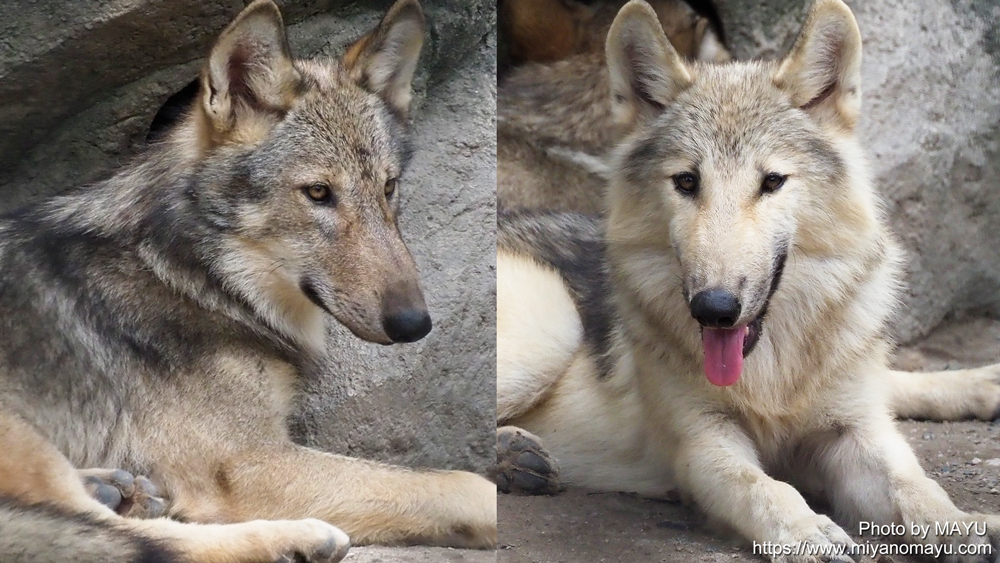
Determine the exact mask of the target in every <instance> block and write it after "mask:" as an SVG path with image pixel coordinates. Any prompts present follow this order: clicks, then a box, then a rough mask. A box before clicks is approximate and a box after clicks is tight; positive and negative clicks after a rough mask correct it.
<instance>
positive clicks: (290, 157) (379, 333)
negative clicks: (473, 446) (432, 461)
mask: <svg viewBox="0 0 1000 563" xmlns="http://www.w3.org/2000/svg"><path fill="white" fill-rule="evenodd" d="M423 36H424V19H423V15H422V12H421V9H420V6H419V5H418V4H417V2H416V1H415V0H399V1H398V2H397V3H396V4H395V5H393V6H392V7H391V8H390V9H389V11H388V13H387V14H386V15H385V17H384V18H383V20H382V21H381V23H380V24H379V25H378V26H377V27H376V28H375V29H374V30H373V31H372V32H371V33H369V34H367V35H365V36H364V37H363V38H362V39H360V40H359V41H358V42H356V43H355V44H353V45H352V46H351V47H350V48H349V49H348V50H347V52H346V54H345V55H344V56H343V57H342V58H341V59H340V60H339V61H302V60H293V59H292V58H291V55H290V53H289V48H288V43H287V40H286V37H285V32H284V26H283V24H282V20H281V15H280V13H279V12H278V8H277V7H276V6H275V4H273V3H272V2H271V1H270V0H258V1H256V2H254V3H253V4H251V5H250V6H248V7H247V8H246V9H245V10H244V11H243V12H242V13H241V14H240V15H239V16H238V17H237V18H236V19H235V21H233V23H232V24H231V25H230V26H229V27H228V28H227V29H226V30H225V31H224V32H223V33H222V34H221V36H220V37H219V38H218V40H217V42H216V43H215V46H214V47H213V48H212V51H211V54H210V56H209V58H208V61H207V63H206V65H205V67H204V70H203V72H202V75H201V82H200V92H199V94H198V97H197V99H196V101H195V103H194V104H193V107H192V108H191V109H190V111H189V113H188V115H187V116H186V117H185V118H184V120H183V121H182V122H181V123H180V124H179V125H178V126H177V128H176V129H175V130H174V131H173V132H172V133H171V134H170V136H169V138H167V139H166V140H165V141H164V142H163V143H162V144H161V146H159V147H156V148H154V149H153V150H151V151H150V153H149V154H148V155H146V156H145V157H144V158H142V159H140V160H139V161H138V162H137V163H135V164H134V165H132V166H130V167H128V168H126V169H125V170H123V171H121V172H119V173H118V174H117V175H115V176H113V177H112V178H110V179H109V180H107V181H105V182H102V183H100V184H97V185H94V186H90V187H88V188H87V189H85V190H80V191H76V192H72V193H70V194H69V195H64V196H59V197H56V198H54V199H51V200H49V201H47V202H44V203H41V204H39V205H35V206H33V207H28V208H26V209H22V210H20V211H18V212H16V213H13V214H11V215H8V216H4V217H2V218H0V334H2V335H3V338H2V339H0V452H3V454H2V455H0V560H2V561H5V562H7V561H12V560H19V561H32V562H44V561H60V562H64V561H80V562H91V561H122V562H128V561H157V562H166V561H188V562H205V563H208V562H242V561H248V562H249V561H276V560H291V558H293V557H298V558H305V559H306V560H309V561H324V562H329V561H338V560H340V559H341V558H342V557H343V556H344V554H345V552H346V551H347V549H348V545H349V544H348V536H350V538H351V540H353V541H354V542H356V543H385V544H410V543H423V544H431V545H446V546H466V547H477V548H487V547H491V546H493V545H495V543H496V488H495V485H493V484H492V483H490V482H489V481H487V480H486V479H484V478H482V477H479V476H477V475H474V474H471V473H465V472H459V471H411V470H406V469H403V468H399V467H391V466H387V465H382V464H378V463H373V462H368V461H363V460H358V459H350V458H346V457H342V456H337V455H331V454H327V453H322V452H319V451H315V450H311V449H308V448H305V447H300V446H298V445H296V444H294V443H293V442H292V441H291V440H290V439H289V436H288V432H287V430H286V427H285V419H286V417H287V415H288V414H289V412H290V408H291V405H292V398H293V395H294V393H295V389H296V385H297V380H298V378H299V377H300V373H302V371H303V370H304V369H306V368H307V367H308V366H309V365H310V363H311V362H314V361H315V360H316V359H317V358H318V357H319V356H320V354H321V353H323V351H324V336H325V335H324V325H323V317H324V315H327V314H329V315H333V316H334V317H335V318H336V319H337V320H338V321H339V322H341V323H342V324H344V325H345V326H347V327H348V328H349V329H350V330H351V331H352V332H353V333H354V334H356V335H357V336H359V337H360V338H363V339H365V340H369V341H372V342H377V343H382V344H389V343H393V342H410V341H413V340H418V339H420V338H422V337H423V336H424V335H426V334H427V333H428V331H429V330H430V328H431V320H430V317H429V316H428V313H427V307H426V306H425V304H424V299H423V296H422V293H421V290H420V286H419V282H418V277H417V271H416V267H415V264H414V261H413V259H412V257H411V255H410V253H409V251H408V250H407V247H406V245H405V244H404V243H403V240H402V239H401V237H400V234H399V231H398V229H397V224H396V219H397V216H398V210H399V194H398V192H399V191H400V190H401V189H402V188H401V186H400V182H399V178H400V176H401V175H402V173H403V171H404V169H405V167H406V164H407V160H408V158H409V155H410V150H409V146H408V144H407V136H406V127H405V123H406V119H407V111H408V108H409V104H410V98H411V86H410V85H411V80H412V76H413V73H414V70H415V67H416V64H417V58H418V55H419V52H420V48H421V45H422V43H423ZM110 468H123V469H125V470H127V471H129V472H131V473H134V474H136V475H139V474H142V475H145V476H147V477H148V478H149V480H150V481H151V482H152V483H154V484H155V485H156V486H157V487H158V489H159V491H161V492H162V493H163V496H165V497H167V498H168V499H169V502H170V506H169V515H170V516H172V517H175V518H178V519H182V520H185V521H187V522H191V523H180V522H176V521H173V520H168V519H165V518H160V519H149V520H140V519H134V518H123V517H121V516H119V514H118V513H116V511H115V510H112V508H109V507H107V506H105V505H104V504H102V503H101V502H98V501H97V500H95V499H94V498H92V497H91V495H90V494H88V489H86V488H85V486H84V483H83V480H82V477H86V478H87V479H88V480H89V481H88V482H90V483H91V484H94V480H95V479H96V481H97V483H96V486H95V487H94V488H93V491H94V492H98V493H100V495H101V496H102V498H103V499H104V500H105V501H107V500H109V499H112V502H111V504H113V505H116V506H115V508H117V509H118V511H119V512H123V513H127V514H130V515H136V514H139V515H141V514H146V515H151V514H152V515H155V514H156V513H157V512H159V511H160V510H161V507H160V506H159V505H158V503H157V499H156V497H152V496H150V493H151V490H150V489H149V488H148V487H147V486H144V483H145V481H141V480H140V482H139V484H138V486H137V483H136V481H135V480H133V479H132V478H131V475H129V474H127V473H124V472H121V471H117V472H116V471H111V470H110ZM109 487H110V488H115V489H117V491H111V494H104V493H107V492H108V489H109ZM265 519H266V520H265ZM334 526H336V527H334Z"/></svg>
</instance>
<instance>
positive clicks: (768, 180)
mask: <svg viewBox="0 0 1000 563" xmlns="http://www.w3.org/2000/svg"><path fill="white" fill-rule="evenodd" d="M787 178H788V176H782V175H781V174H778V173H777V172H771V173H769V174H768V175H767V176H764V181H763V182H761V183H760V191H761V193H765V194H772V193H774V192H776V191H778V189H779V188H781V186H782V185H783V184H784V183H785V179H787Z"/></svg>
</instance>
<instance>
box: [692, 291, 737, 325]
mask: <svg viewBox="0 0 1000 563" xmlns="http://www.w3.org/2000/svg"><path fill="white" fill-rule="evenodd" d="M741 310H742V306H741V305H740V300H739V299H737V298H736V296H735V295H733V294H732V293H730V292H728V291H726V290H725V289H706V290H704V291H700V292H698V293H697V294H696V295H695V296H694V299H692V300H691V316H692V317H694V318H695V320H697V321H698V322H699V323H701V326H707V327H710V328H729V327H731V326H733V325H734V324H736V319H738V318H740V311H741Z"/></svg>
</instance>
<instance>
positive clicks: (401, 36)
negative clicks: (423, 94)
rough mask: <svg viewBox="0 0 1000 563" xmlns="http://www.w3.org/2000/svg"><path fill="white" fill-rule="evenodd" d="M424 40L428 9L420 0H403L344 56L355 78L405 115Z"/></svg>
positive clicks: (362, 85)
mask: <svg viewBox="0 0 1000 563" xmlns="http://www.w3.org/2000/svg"><path fill="white" fill-rule="evenodd" d="M423 44H424V13H423V12H422V11H421V10H420V4H418V3H417V1H416V0H399V1H398V2H396V3H395V4H393V5H392V7H391V8H389V11H388V12H386V14H385V17H383V18H382V21H381V22H379V24H378V26H377V27H376V28H375V29H373V30H372V31H371V32H369V33H368V34H367V35H365V36H364V37H362V38H361V39H358V40H357V41H355V42H354V44H353V45H351V46H350V47H349V48H348V49H347V52H346V53H344V56H343V58H342V59H341V64H343V65H344V68H346V69H347V71H348V73H349V74H350V76H351V79H352V80H354V81H355V82H356V83H357V84H359V85H360V86H361V87H362V88H365V89H366V90H368V91H370V92H373V93H375V94H378V95H379V96H381V98H382V99H383V100H385V103H387V104H389V107H390V108H392V109H393V111H396V112H398V113H399V114H400V115H402V116H403V117H405V116H406V114H407V112H408V111H409V109H410V99H411V98H412V97H413V93H412V89H411V83H412V82H413V73H414V71H415V70H416V69H417V59H419V58H420V48H421V47H422V46H423Z"/></svg>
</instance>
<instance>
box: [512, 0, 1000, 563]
mask: <svg viewBox="0 0 1000 563" xmlns="http://www.w3.org/2000/svg"><path fill="white" fill-rule="evenodd" d="M606 59H607V69H608V71H607V76H606V80H605V82H604V84H605V85H606V87H607V88H608V95H607V99H608V103H609V104H610V108H609V111H610V112H611V114H613V116H614V119H615V120H616V121H617V122H618V123H619V124H622V126H623V127H625V128H626V129H629V130H631V131H632V133H631V134H630V135H629V136H628V137H627V138H626V139H625V140H624V141H623V142H622V143H621V145H620V146H618V147H617V149H616V150H615V152H614V156H613V159H612V160H613V163H612V164H611V167H610V168H611V173H610V177H611V179H610V182H609V186H608V190H607V195H606V204H607V210H608V212H607V217H606V221H603V222H600V221H598V220H595V219H593V218H589V217H587V216H583V215H578V214H572V213H554V212H553V213H546V212H541V211H537V210H534V211H532V210H521V211H518V210H509V209H508V210H502V211H501V213H500V214H499V217H498V240H497V249H498V250H497V354H498V358H497V416H498V426H499V429H498V431H497V466H496V470H495V475H496V479H497V481H498V484H499V486H500V488H501V490H504V491H518V492H522V493H536V494H537V493H554V492H557V491H558V490H559V488H560V486H562V485H564V484H571V485H574V486H581V487H586V488H591V489H598V490H611V491H630V492H637V493H640V494H643V495H648V496H664V495H667V494H668V493H669V492H671V491H674V490H678V491H679V492H680V493H681V495H682V496H683V498H685V499H687V500H689V501H692V502H693V503H694V504H696V505H697V506H698V507H699V508H700V509H701V510H703V511H704V512H705V513H707V515H708V516H709V517H710V519H711V520H713V521H715V522H717V523H719V524H721V525H723V526H725V527H728V528H731V529H734V530H735V531H736V532H738V533H739V534H741V535H742V536H743V537H744V538H746V539H747V540H751V541H754V542H758V543H763V542H771V543H774V544H780V545H798V546H799V547H800V551H799V553H798V554H795V555H788V554H779V555H775V556H773V558H772V559H773V560H774V561H780V562H782V563H786V562H810V563H811V562H817V561H821V560H822V561H852V560H853V559H852V558H851V557H850V556H849V555H843V556H835V557H828V556H827V557H822V556H813V555H803V554H802V551H801V549H841V548H842V549H844V550H850V549H851V546H852V545H853V540H852V538H851V536H850V535H849V534H848V533H847V532H845V529H855V530H856V529H857V528H856V527H854V526H855V525H856V524H857V523H858V522H860V521H868V522H875V523H879V524H888V523H898V524H903V525H905V529H906V530H907V531H909V530H912V529H917V528H914V527H912V526H913V525H920V526H926V525H931V526H932V529H933V523H934V522H943V521H949V522H953V521H958V522H977V523H982V522H985V523H986V528H987V532H986V534H985V535H976V534H969V533H966V534H964V535H963V534H956V535H950V536H935V535H933V534H930V535H927V536H923V537H897V538H893V539H895V540H897V541H905V542H913V543H923V544H928V545H929V547H930V548H933V549H942V550H945V552H946V553H947V550H952V552H953V553H957V552H958V551H957V550H958V549H959V545H961V546H963V548H964V549H965V550H966V551H969V550H970V548H969V547H968V545H969V544H976V545H978V546H979V547H978V548H976V547H975V546H973V548H972V549H971V550H972V551H975V552H978V555H968V556H963V557H957V558H954V559H953V560H954V561H961V562H963V563H966V562H980V561H982V562H987V561H990V562H993V561H997V560H998V554H1000V517H997V516H993V515H982V514H968V513H966V512H964V511H962V510H960V509H959V508H957V507H956V506H955V505H954V504H953V503H952V501H951V500H950V499H949V498H948V496H947V494H946V493H945V492H944V490H943V489H942V488H941V487H940V486H938V484H937V483H935V482H934V481H933V480H931V479H930V478H928V477H927V476H926V475H925V474H924V472H923V470H922V469H921V467H920V465H919V463H918V461H917V458H916V456H915V455H914V454H913V452H912V450H911V449H910V447H909V446H908V444H907V443H906V441H905V440H904V438H903V437H902V436H901V435H900V433H899V432H898V430H897V429H896V427H895V423H894V421H893V416H892V412H891V410H896V412H900V406H901V405H905V404H907V403H906V401H902V400H901V399H900V397H902V396H904V394H903V392H901V391H898V389H900V388H901V386H900V383H901V381H903V380H902V379H901V377H905V376H903V375H902V374H900V373H898V372H893V371H890V369H889V367H888V360H887V357H888V353H889V350H890V348H891V343H890V342H889V341H888V339H887V337H886V319H888V318H889V316H890V315H891V313H892V311H893V308H894V307H896V304H897V300H896V294H897V291H898V287H899V280H900V263H901V261H902V256H901V253H900V251H899V249H898V247H897V245H896V243H895V242H894V240H893V237H892V235H891V234H890V233H889V231H888V229H887V227H886V222H885V219H884V217H883V212H882V210H881V205H880V203H879V201H878V196H877V194H876V191H875V189H874V188H873V186H872V185H871V183H870V180H869V177H868V173H867V170H866V166H865V163H864V157H863V151H862V149H861V147H860V145H859V143H858V140H857V138H856V136H855V126H856V123H857V120H858V116H859V112H860V108H861V84H860V65H861V36H860V33H859V31H858V27H857V24H856V22H855V20H854V17H853V15H852V13H851V11H850V9H849V8H848V7H847V6H846V5H845V4H844V3H843V2H841V1H840V0H818V1H817V2H816V3H815V4H814V5H813V7H812V8H811V11H810V14H809V17H808V19H807V21H806V24H805V25H804V28H803V30H802V32H801V34H800V36H799V38H798V40H797V41H796V43H795V45H794V46H793V48H792V50H791V52H790V53H789V54H788V55H787V56H786V57H785V58H784V59H782V60H780V61H775V62H761V61H752V62H732V63H727V64H722V65H712V64H705V63H698V62H688V61H684V60H682V59H681V58H680V57H679V56H678V55H677V53H676V52H675V50H674V49H673V47H672V46H671V45H670V43H669V42H668V41H667V39H666V37H665V36H664V33H663V31H662V28H661V27H660V25H659V23H658V21H657V19H656V15H655V13H654V12H653V11H652V10H651V9H650V8H649V6H647V5H646V4H645V3H643V2H641V1H640V0H633V1H632V2H630V3H629V4H627V5H625V7H624V8H622V10H621V12H620V13H619V14H618V17H617V18H616V20H615V23H614V25H613V26H612V28H611V30H610V32H609V34H608V40H607V46H606ZM924 377H925V379H921V381H925V382H931V383H930V384H929V385H928V386H926V387H923V388H921V393H923V395H922V396H923V397H924V398H929V400H928V401H926V402H924V403H919V402H918V403H919V404H921V405H923V408H925V409H927V410H926V411H924V412H928V413H929V414H930V415H931V416H935V417H940V418H949V417H956V418H957V417H962V416H970V415H971V416H977V417H980V418H992V417H995V416H996V414H997V412H998V411H1000V392H998V386H997V379H998V377H1000V367H997V366H989V367H986V368H980V369H977V370H965V371H963V372H959V373H954V372H953V373H935V374H927V375H926V376H924ZM912 396H916V393H914V394H913V395H912ZM929 405H933V407H931V406H929ZM915 408H916V407H915ZM934 409H937V410H934ZM804 494H807V495H810V496H813V497H815V498H819V499H824V500H825V501H826V502H827V503H828V504H829V505H830V506H831V507H832V512H831V514H830V515H829V516H828V515H824V514H819V513H817V512H815V511H813V509H812V508H810V506H809V505H808V504H807V503H806V501H805V500H804V496H803V495H804ZM842 526H843V527H842Z"/></svg>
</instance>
